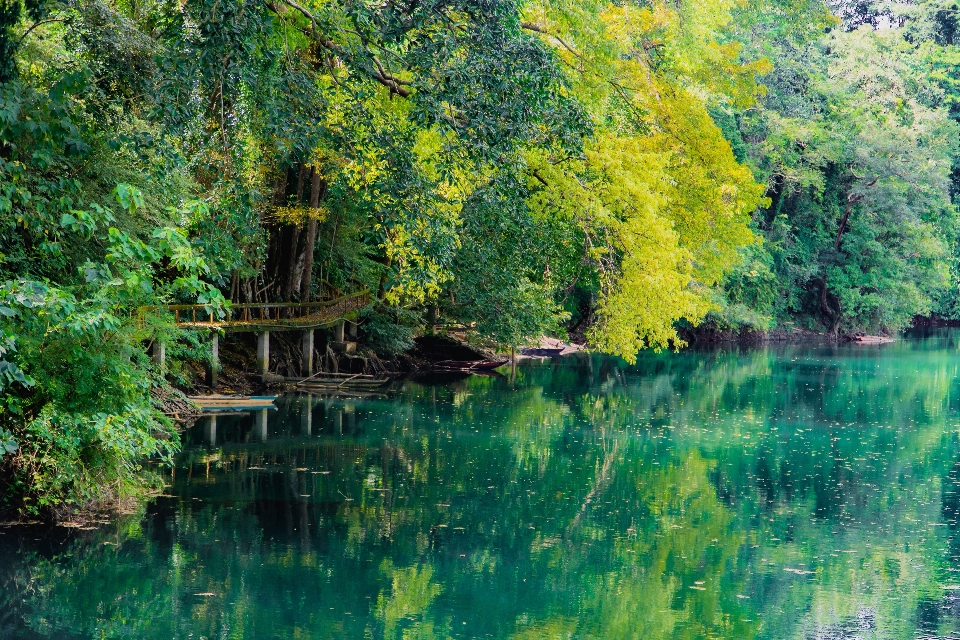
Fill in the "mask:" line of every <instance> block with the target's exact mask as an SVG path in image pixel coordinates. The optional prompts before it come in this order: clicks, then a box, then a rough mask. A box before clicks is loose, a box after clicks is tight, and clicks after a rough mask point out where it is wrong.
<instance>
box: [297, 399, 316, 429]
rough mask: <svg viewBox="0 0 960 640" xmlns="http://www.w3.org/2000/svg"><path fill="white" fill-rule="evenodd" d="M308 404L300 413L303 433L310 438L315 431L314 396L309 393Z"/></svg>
mask: <svg viewBox="0 0 960 640" xmlns="http://www.w3.org/2000/svg"><path fill="white" fill-rule="evenodd" d="M306 403H307V406H305V407H304V408H303V413H301V414H300V431H301V433H303V435H305V436H307V437H308V438H309V437H310V436H311V435H312V433H313V396H312V395H308V396H307V397H306Z"/></svg>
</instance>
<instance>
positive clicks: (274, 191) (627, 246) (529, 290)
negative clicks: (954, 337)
mask: <svg viewBox="0 0 960 640" xmlns="http://www.w3.org/2000/svg"><path fill="white" fill-rule="evenodd" d="M941 4H942V3H941V2H940V1H939V0H922V1H920V2H912V3H903V4H891V3H882V4H880V3H878V4H877V6H873V5H872V4H870V3H865V2H857V3H851V4H849V5H848V4H838V5H835V6H832V7H828V6H826V5H824V4H822V3H821V2H817V1H815V0H789V1H788V2H773V1H772V0H705V1H703V2H697V3H694V2H688V1H686V0H680V1H677V2H666V1H665V0H636V1H635V2H626V3H622V2H618V3H614V2H606V1H604V0H588V1H586V2H569V1H568V0H558V1H555V2H546V1H532V2H527V3H521V2H517V1H515V0H509V1H498V2H490V1H488V0H444V1H441V2H435V3H428V4H423V3H419V2H414V1H412V0H410V1H404V2H391V3H386V4H380V3H370V2H363V1H361V0H348V1H330V0H303V1H302V2H298V1H294V0H236V1H234V2H221V1H219V0H184V1H180V2H171V1H167V0H150V1H146V2H132V1H130V0H88V1H83V2H80V1H77V0H0V227H2V233H0V394H2V398H0V399H2V406H0V447H2V449H0V453H2V458H0V460H2V462H0V491H2V495H3V496H5V497H4V498H3V500H5V501H6V503H7V504H14V503H16V505H17V506H19V507H20V508H26V509H27V510H29V511H34V512H36V511H39V510H42V509H43V508H45V507H55V506H56V505H59V504H63V503H78V502H84V501H87V500H101V499H104V498H107V497H112V496H122V495H126V494H128V493H129V492H130V491H131V489H132V488H134V487H136V486H139V484H140V482H141V480H140V479H141V477H142V476H141V474H140V470H139V468H138V466H137V461H139V460H142V459H143V458H145V457H148V456H152V455H166V454H167V453H169V451H171V450H172V449H173V448H174V447H175V446H176V443H175V439H176V436H175V433H174V432H173V431H172V430H171V429H170V425H169V424H168V423H167V422H165V421H164V420H163V419H162V418H161V417H160V416H159V414H157V412H156V410H155V408H154V407H153V405H152V404H151V400H150V390H151V388H152V387H154V386H156V385H158V384H162V383H163V378H162V376H161V373H160V372H159V371H156V370H154V368H153V367H152V366H151V363H150V361H149V360H148V358H147V357H146V355H145V353H146V349H147V348H148V347H149V345H150V344H151V343H152V342H153V341H155V340H163V341H164V342H166V343H168V344H173V343H175V342H176V341H177V340H180V341H181V343H182V344H184V345H186V347H185V348H182V349H180V353H187V352H191V353H194V355H197V356H198V357H202V351H203V338H202V336H198V335H183V334H182V333H181V334H178V333H177V331H176V330H174V329H173V328H172V326H171V324H170V323H169V321H168V319H166V318H164V316H163V314H161V313H159V312H156V311H144V308H145V307H152V306H156V305H162V304H166V303H171V302H200V303H202V304H207V305H209V306H210V310H211V312H217V311H218V310H219V309H222V307H223V306H224V305H227V304H230V303H231V302H234V303H237V302H277V301H309V300H311V299H317V298H319V297H323V296H328V295H331V294H333V293H334V292H342V291H348V290H356V289H360V288H366V289H369V290H370V291H371V292H373V293H375V296H374V297H375V302H374V303H373V304H372V305H371V306H370V308H369V309H367V310H366V311H365V314H366V318H367V320H366V324H365V328H364V334H365V337H366V339H367V340H368V341H369V342H370V343H371V346H373V347H374V348H376V349H378V350H380V351H381V352H384V351H387V352H389V351H398V350H402V349H404V348H406V347H407V346H409V344H410V338H411V337H412V336H413V335H415V334H416V332H417V331H418V330H420V328H421V325H422V324H425V323H426V322H427V321H428V320H427V319H428V318H430V317H434V318H435V317H436V316H437V314H439V316H440V317H441V318H442V319H443V320H445V321H448V322H454V323H460V324H465V325H470V326H473V327H474V328H475V330H476V333H477V334H478V335H480V336H482V337H484V338H487V339H489V340H492V341H494V342H497V343H499V344H501V345H505V346H517V345H520V344H522V343H524V342H525V341H527V340H531V339H536V338H537V337H539V336H540V335H542V334H544V333H562V332H564V331H571V332H573V333H574V334H577V335H579V334H583V335H586V336H587V338H588V339H589V341H590V342H591V343H592V345H594V346H595V347H597V348H599V349H601V350H604V351H607V352H610V353H613V354H617V355H621V356H623V357H625V358H627V359H628V360H631V359H633V358H634V357H635V354H636V353H637V352H638V351H639V350H641V349H644V348H655V349H662V348H677V347H680V346H682V345H683V341H682V340H681V339H680V334H679V333H678V331H679V330H680V329H679V328H680V327H682V326H687V327H689V326H690V325H698V324H700V323H701V322H703V321H705V320H706V321H708V322H709V323H710V324H711V325H712V326H715V327H720V328H736V329H742V328H759V329H770V328H773V327H776V326H780V325H783V324H785V323H795V322H798V323H801V324H804V325H808V326H810V327H813V328H818V329H823V330H827V331H832V332H835V333H839V332H842V331H844V332H845V331H857V330H891V331H892V330H898V329H900V328H903V327H904V326H906V325H907V324H909V322H910V321H911V320H912V319H913V318H914V316H917V315H925V314H932V313H937V314H940V315H943V316H947V317H953V316H954V315H955V314H957V313H960V296H958V295H957V292H956V288H957V287H956V283H957V279H958V273H960V268H958V263H957V259H958V257H960V243H958V242H957V233H958V227H957V215H956V209H955V206H954V203H953V196H954V194H955V193H957V192H958V186H960V182H958V180H960V178H958V176H960V174H958V173H957V169H956V166H960V165H958V163H957V158H958V150H957V134H958V125H957V119H958V118H960V101H958V96H960V84H958V81H960V78H958V77H957V73H956V62H957V61H958V58H957V51H956V49H955V48H954V43H953V38H954V32H955V30H956V29H955V27H956V19H957V14H956V12H955V11H952V10H949V8H947V9H945V8H944V7H941V6H940V5H941ZM835 15H837V16H839V17H834V16H835ZM175 352H176V349H172V350H171V353H175ZM171 366H172V368H173V370H174V372H176V366H177V365H176V363H173V364H172V365H171Z"/></svg>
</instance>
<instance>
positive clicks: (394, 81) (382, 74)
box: [266, 0, 412, 98]
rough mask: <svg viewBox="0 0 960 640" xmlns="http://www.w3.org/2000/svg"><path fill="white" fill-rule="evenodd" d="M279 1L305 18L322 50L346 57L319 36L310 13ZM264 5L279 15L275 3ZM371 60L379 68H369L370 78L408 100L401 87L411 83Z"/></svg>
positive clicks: (291, 1) (288, 0)
mask: <svg viewBox="0 0 960 640" xmlns="http://www.w3.org/2000/svg"><path fill="white" fill-rule="evenodd" d="M279 1H280V2H281V3H283V4H285V5H287V6H288V7H290V8H291V9H294V10H296V11H298V12H300V13H301V14H303V16H304V17H305V18H307V20H309V21H310V27H311V32H312V34H313V39H314V40H315V41H316V42H317V44H319V45H320V46H321V47H323V48H324V49H327V50H328V51H330V52H332V53H335V54H337V55H339V56H341V57H344V56H345V55H346V52H345V51H344V49H343V47H341V46H340V45H338V44H337V43H336V42H334V41H333V40H329V39H327V38H324V37H323V36H322V35H320V31H319V29H318V28H317V18H316V16H314V15H313V14H312V13H310V11H308V10H307V9H305V8H304V7H303V6H302V5H300V4H299V3H297V2H296V1H295V0H279ZM266 5H267V7H268V8H269V9H270V10H271V11H273V12H274V13H276V14H277V15H280V14H281V11H280V7H278V6H277V5H276V3H274V2H271V1H270V0H267V2H266ZM373 60H374V63H375V65H376V66H377V67H378V68H379V70H378V69H375V68H373V67H371V68H370V69H369V70H368V73H369V75H370V77H371V78H373V79H374V80H376V81H377V82H379V83H380V84H382V85H383V86H385V87H387V88H388V89H390V92H391V93H395V94H397V95H398V96H400V97H401V98H409V97H410V96H411V95H412V93H411V91H410V90H409V89H405V88H404V87H403V86H402V85H405V84H406V85H409V84H411V83H409V82H406V81H403V80H400V79H399V78H397V77H395V76H393V75H391V74H389V73H387V72H386V71H385V70H384V69H383V66H382V65H381V64H380V62H379V61H378V60H377V59H376V58H373Z"/></svg>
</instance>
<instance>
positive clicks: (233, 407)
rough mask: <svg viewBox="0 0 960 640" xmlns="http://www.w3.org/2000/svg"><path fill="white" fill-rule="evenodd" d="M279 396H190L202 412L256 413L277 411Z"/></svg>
mask: <svg viewBox="0 0 960 640" xmlns="http://www.w3.org/2000/svg"><path fill="white" fill-rule="evenodd" d="M276 399H277V396H190V398H189V400H190V401H191V402H193V403H194V404H195V405H197V406H198V407H200V409H201V410H202V411H255V410H257V409H276V408H277V406H276V405H275V404H274V403H273V401H274V400H276Z"/></svg>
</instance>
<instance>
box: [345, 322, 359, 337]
mask: <svg viewBox="0 0 960 640" xmlns="http://www.w3.org/2000/svg"><path fill="white" fill-rule="evenodd" d="M347 335H348V336H350V340H352V341H356V339H357V323H356V322H348V323H347Z"/></svg>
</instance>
